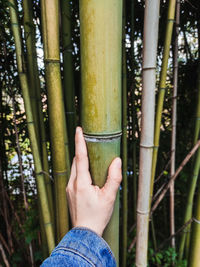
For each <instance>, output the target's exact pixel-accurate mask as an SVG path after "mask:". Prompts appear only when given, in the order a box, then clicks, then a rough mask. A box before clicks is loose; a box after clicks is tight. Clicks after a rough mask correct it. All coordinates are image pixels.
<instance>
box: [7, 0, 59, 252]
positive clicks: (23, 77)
mask: <svg viewBox="0 0 200 267" xmlns="http://www.w3.org/2000/svg"><path fill="white" fill-rule="evenodd" d="M8 3H9V11H10V17H11V25H12V31H13V35H14V41H15V47H16V56H17V68H18V73H19V79H20V84H21V88H22V93H23V98H24V104H25V111H26V117H27V124H28V131H29V137H30V142H31V148H32V152H33V159H34V166H35V173H36V181H37V189H38V195H39V196H40V206H41V210H42V216H43V220H44V226H45V232H46V237H47V243H48V251H49V253H50V252H51V251H52V250H53V248H54V247H55V241H54V233H53V226H52V222H51V215H50V210H49V205H48V198H47V193H46V188H45V180H44V175H43V169H42V163H41V159H40V152H39V148H38V142H37V136H36V130H35V127H34V121H33V114H32V110H31V101H30V96H29V88H28V79H27V73H26V67H25V65H24V57H23V49H22V41H21V34H20V26H19V23H18V17H17V6H16V4H15V1H14V0H9V1H8Z"/></svg>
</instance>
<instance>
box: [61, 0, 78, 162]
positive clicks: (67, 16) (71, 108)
mask: <svg viewBox="0 0 200 267" xmlns="http://www.w3.org/2000/svg"><path fill="white" fill-rule="evenodd" d="M61 19H62V24H61V26H62V49H63V90H64V98H65V110H66V120H67V129H68V136H69V150H70V157H71V161H72V159H73V157H74V135H75V126H76V110H75V85H74V70H73V58H72V51H73V47H72V37H71V10H70V1H69V0H61Z"/></svg>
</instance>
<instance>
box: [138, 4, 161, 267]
mask: <svg viewBox="0 0 200 267" xmlns="http://www.w3.org/2000/svg"><path fill="white" fill-rule="evenodd" d="M159 8H160V1H159V0H157V1H149V0H146V1H145V15H144V38H143V75H142V86H143V91H142V120H141V141H140V165H139V184H138V202H137V242H136V266H137V267H140V266H141V267H144V266H147V249H148V229H149V207H150V205H149V197H150V184H151V166H152V152H153V136H154V112H155V111H154V109H155V87H156V55H157V41H158V23H159ZM149 47H151V49H149Z"/></svg>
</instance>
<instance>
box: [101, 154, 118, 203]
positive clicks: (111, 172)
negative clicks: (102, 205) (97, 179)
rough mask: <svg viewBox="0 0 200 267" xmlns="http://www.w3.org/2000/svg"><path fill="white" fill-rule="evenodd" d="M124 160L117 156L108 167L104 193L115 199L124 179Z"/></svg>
mask: <svg viewBox="0 0 200 267" xmlns="http://www.w3.org/2000/svg"><path fill="white" fill-rule="evenodd" d="M121 166H122V162H121V159H120V158H115V159H114V160H113V161H112V163H111V164H110V167H109V169H108V177H107V181H106V183H105V185H104V186H103V188H102V189H103V191H104V194H107V195H108V196H109V198H111V199H115V197H116V194H117V191H118V189H119V186H120V183H121V181H122V170H121Z"/></svg>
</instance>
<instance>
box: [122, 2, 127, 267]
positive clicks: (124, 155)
mask: <svg viewBox="0 0 200 267" xmlns="http://www.w3.org/2000/svg"><path fill="white" fill-rule="evenodd" d="M125 13H126V11H125V1H124V5H123V22H122V23H123V25H122V29H123V30H122V32H123V37H122V38H123V42H122V177H123V181H122V192H123V207H122V228H123V237H122V238H123V239H122V244H123V245H122V247H123V250H122V251H123V253H122V266H123V267H126V261H127V222H128V188H127V78H126V77H127V71H126V68H127V66H126V47H125V46H126V39H125V38H126V30H125V23H126V16H125Z"/></svg>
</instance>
